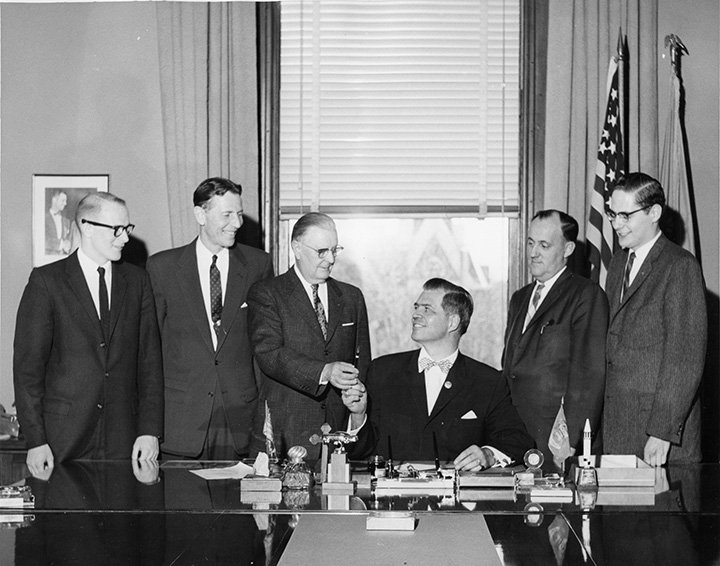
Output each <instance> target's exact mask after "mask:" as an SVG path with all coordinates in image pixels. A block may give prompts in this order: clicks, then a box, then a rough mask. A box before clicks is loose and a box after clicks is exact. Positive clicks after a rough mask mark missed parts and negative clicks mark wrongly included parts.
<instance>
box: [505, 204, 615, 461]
mask: <svg viewBox="0 0 720 566" xmlns="http://www.w3.org/2000/svg"><path fill="white" fill-rule="evenodd" d="M577 235H578V224H577V222H576V220H575V219H574V218H573V217H572V216H570V215H568V214H566V213H564V212H561V211H558V210H543V211H541V212H538V213H537V214H536V215H535V216H534V217H533V220H532V222H531V223H530V229H529V231H528V240H527V258H528V262H529V267H530V273H531V274H532V276H533V279H534V281H533V282H532V283H530V284H529V285H526V286H525V287H523V288H522V289H520V290H519V291H516V292H515V293H514V294H513V296H512V298H511V299H510V306H509V308H508V317H507V327H506V329H505V350H504V352H503V358H502V365H503V375H504V376H505V379H507V382H508V386H509V387H510V395H511V396H512V400H513V404H514V405H515V406H516V407H517V410H518V413H520V417H521V418H522V420H523V422H524V423H525V426H526V427H527V430H528V432H529V433H530V435H531V436H532V437H533V438H534V439H535V443H536V444H537V447H538V449H540V450H541V451H542V452H543V455H544V456H545V462H546V463H547V466H546V468H547V469H551V468H552V466H551V463H553V462H554V456H553V454H552V453H551V452H550V450H549V448H548V440H549V438H550V433H551V431H552V428H553V424H554V422H555V417H556V415H557V413H558V410H559V409H560V406H561V404H563V406H564V413H565V417H566V421H567V427H568V435H569V441H570V448H571V450H577V449H578V448H580V447H581V443H582V439H583V427H584V424H585V419H590V426H591V428H592V431H593V433H597V432H598V428H599V425H600V414H601V412H602V403H603V392H604V387H605V334H606V332H607V324H608V302H607V297H606V296H605V293H604V292H603V290H602V289H601V288H600V287H599V286H598V285H597V284H596V283H593V282H592V281H590V280H588V279H585V278H584V277H581V276H579V275H576V274H574V273H572V272H571V271H570V270H569V269H568V267H567V261H568V258H569V257H570V256H571V255H572V253H573V251H574V250H575V242H576V240H577ZM599 439H600V435H597V434H596V435H595V440H596V443H595V451H597V450H598V444H599ZM554 463H555V465H556V466H557V467H561V463H560V462H559V461H558V462H554Z"/></svg>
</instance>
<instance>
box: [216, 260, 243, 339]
mask: <svg viewBox="0 0 720 566" xmlns="http://www.w3.org/2000/svg"><path fill="white" fill-rule="evenodd" d="M229 252H230V256H229V258H228V260H229V261H228V278H227V287H226V289H225V298H224V299H223V309H222V319H221V324H222V327H223V329H224V330H225V332H223V333H222V338H221V339H220V338H218V350H219V349H220V348H221V347H222V345H223V344H224V343H225V339H226V338H227V335H228V333H229V332H230V328H231V327H232V325H233V322H235V318H236V317H237V314H238V310H240V307H241V306H242V298H243V297H244V296H245V295H246V293H245V291H246V286H247V282H246V276H247V261H246V260H245V255H244V254H243V253H242V251H241V250H240V249H239V248H231V249H230V250H229Z"/></svg>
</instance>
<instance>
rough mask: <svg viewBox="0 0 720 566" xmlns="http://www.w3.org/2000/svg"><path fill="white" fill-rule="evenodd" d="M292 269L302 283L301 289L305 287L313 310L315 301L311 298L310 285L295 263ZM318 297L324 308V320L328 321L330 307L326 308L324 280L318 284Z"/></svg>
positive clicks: (326, 299)
mask: <svg viewBox="0 0 720 566" xmlns="http://www.w3.org/2000/svg"><path fill="white" fill-rule="evenodd" d="M293 269H294V270H295V273H296V274H297V276H298V279H300V283H302V286H303V289H305V293H306V294H307V296H308V299H310V304H311V305H312V308H313V310H315V301H314V300H313V292H312V285H311V284H310V283H308V282H307V281H306V280H305V278H304V277H303V276H302V273H300V270H299V269H298V266H297V264H295V265H293ZM318 297H319V298H320V302H321V303H322V306H323V308H324V309H325V320H326V321H327V322H328V323H330V309H328V290H327V282H326V281H323V282H322V283H319V284H318Z"/></svg>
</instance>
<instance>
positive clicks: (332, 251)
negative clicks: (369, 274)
mask: <svg viewBox="0 0 720 566" xmlns="http://www.w3.org/2000/svg"><path fill="white" fill-rule="evenodd" d="M300 243H301V244H302V245H303V246H305V247H306V248H310V249H311V250H312V251H314V252H315V253H316V254H317V255H318V257H319V258H320V259H325V258H326V257H327V256H329V255H330V254H332V256H333V257H337V255H338V254H339V253H340V252H341V251H343V250H344V249H345V248H343V247H342V246H335V247H334V248H320V249H317V248H313V247H312V246H308V245H307V244H306V243H304V242H300Z"/></svg>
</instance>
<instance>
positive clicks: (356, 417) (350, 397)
mask: <svg viewBox="0 0 720 566" xmlns="http://www.w3.org/2000/svg"><path fill="white" fill-rule="evenodd" d="M342 400H343V403H345V406H346V407H347V408H348V411H350V425H351V427H352V428H357V427H360V426H362V424H363V422H364V421H365V413H366V411H367V389H365V384H364V383H363V382H362V381H359V380H358V382H357V383H356V384H355V385H353V386H352V387H349V388H347V389H344V390H343V392H342Z"/></svg>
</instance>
